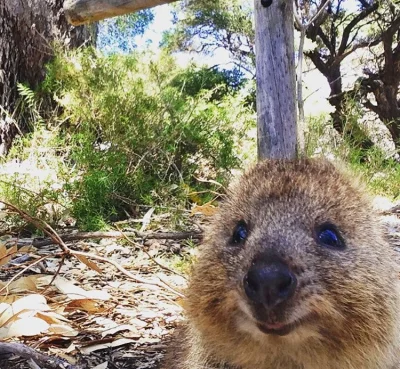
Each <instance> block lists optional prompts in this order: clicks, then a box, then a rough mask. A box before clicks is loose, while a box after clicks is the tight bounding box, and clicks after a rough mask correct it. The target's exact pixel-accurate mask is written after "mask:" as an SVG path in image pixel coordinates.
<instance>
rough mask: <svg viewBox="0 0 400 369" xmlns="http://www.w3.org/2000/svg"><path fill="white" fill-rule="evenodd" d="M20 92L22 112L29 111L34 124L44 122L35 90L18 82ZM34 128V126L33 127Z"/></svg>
mask: <svg viewBox="0 0 400 369" xmlns="http://www.w3.org/2000/svg"><path fill="white" fill-rule="evenodd" d="M17 89H18V93H19V96H20V102H21V103H22V104H21V105H22V106H21V112H22V113H25V112H28V113H29V114H28V116H30V118H31V121H32V122H33V126H35V125H36V124H39V125H40V124H43V123H44V120H43V118H42V116H41V114H40V106H39V105H40V103H39V102H38V98H37V96H36V94H35V92H34V91H32V90H31V89H30V88H29V87H28V86H26V85H24V84H22V83H18V84H17ZM32 128H33V127H32Z"/></svg>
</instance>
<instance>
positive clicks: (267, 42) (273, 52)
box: [254, 0, 297, 160]
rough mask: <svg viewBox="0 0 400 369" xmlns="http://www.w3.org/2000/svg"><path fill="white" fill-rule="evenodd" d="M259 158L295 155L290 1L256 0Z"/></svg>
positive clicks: (290, 156)
mask: <svg viewBox="0 0 400 369" xmlns="http://www.w3.org/2000/svg"><path fill="white" fill-rule="evenodd" d="M254 12H255V28H256V75H257V127H258V128H257V132H258V159H259V160H262V159H265V158H281V159H283V158H285V159H291V158H295V157H296V154H297V144H296V142H297V126H296V102H295V101H296V90H295V67H294V24H293V1H291V0H255V6H254Z"/></svg>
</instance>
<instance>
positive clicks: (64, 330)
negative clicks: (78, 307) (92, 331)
mask: <svg viewBox="0 0 400 369" xmlns="http://www.w3.org/2000/svg"><path fill="white" fill-rule="evenodd" d="M49 332H52V333H55V334H58V335H60V336H64V337H75V336H77V335H78V334H79V332H78V331H76V330H75V329H73V328H72V327H70V326H69V325H67V324H52V325H51V326H50V327H49Z"/></svg>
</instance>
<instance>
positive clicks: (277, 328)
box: [257, 321, 301, 336]
mask: <svg viewBox="0 0 400 369" xmlns="http://www.w3.org/2000/svg"><path fill="white" fill-rule="evenodd" d="M300 324H301V321H298V322H294V323H290V324H281V323H273V324H268V323H257V327H258V329H259V330H260V331H261V332H263V333H265V334H272V335H276V336H286V335H287V334H289V333H291V332H292V331H293V330H294V329H296V328H297V327H298V326H299V325H300Z"/></svg>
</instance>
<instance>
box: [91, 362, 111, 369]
mask: <svg viewBox="0 0 400 369" xmlns="http://www.w3.org/2000/svg"><path fill="white" fill-rule="evenodd" d="M107 368H108V361H105V362H104V363H101V364H99V365H96V366H95V367H94V368H93V369H107Z"/></svg>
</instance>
